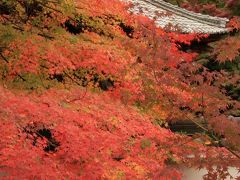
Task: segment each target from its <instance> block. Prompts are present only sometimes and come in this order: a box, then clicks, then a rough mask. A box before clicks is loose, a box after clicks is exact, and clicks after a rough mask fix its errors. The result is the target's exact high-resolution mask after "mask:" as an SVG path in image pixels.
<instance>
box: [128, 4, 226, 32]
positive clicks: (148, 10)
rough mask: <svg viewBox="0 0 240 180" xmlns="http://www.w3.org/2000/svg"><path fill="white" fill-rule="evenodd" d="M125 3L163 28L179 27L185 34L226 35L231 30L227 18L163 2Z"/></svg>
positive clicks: (133, 10)
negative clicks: (131, 5)
mask: <svg viewBox="0 0 240 180" xmlns="http://www.w3.org/2000/svg"><path fill="white" fill-rule="evenodd" d="M124 1H128V2H132V3H133V4H134V6H133V7H132V8H131V9H130V11H131V12H133V13H136V14H143V15H145V16H148V17H149V18H150V19H153V18H154V17H155V18H156V20H155V23H156V25H157V26H159V27H162V28H165V27H166V26H168V25H169V24H171V25H172V26H173V27H174V26H177V27H179V28H180V30H181V31H182V32H183V33H207V34H216V33H226V32H228V31H229V29H228V28H226V24H227V22H228V21H229V20H228V19H227V18H220V17H213V16H209V15H203V14H199V13H194V12H191V11H188V10H185V9H183V8H180V7H178V6H175V5H172V4H170V3H167V2H165V1H163V0H124ZM156 12H157V13H158V14H160V16H159V17H157V16H156ZM171 30H172V29H171ZM178 30H179V29H178ZM173 31H174V30H173Z"/></svg>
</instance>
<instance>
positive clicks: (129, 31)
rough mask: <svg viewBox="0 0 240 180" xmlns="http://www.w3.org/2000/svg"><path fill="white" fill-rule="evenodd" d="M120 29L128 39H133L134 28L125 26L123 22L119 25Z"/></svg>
mask: <svg viewBox="0 0 240 180" xmlns="http://www.w3.org/2000/svg"><path fill="white" fill-rule="evenodd" d="M119 27H120V28H121V29H122V30H123V32H125V33H126V35H127V36H128V37H130V38H133V33H134V28H133V27H132V26H128V25H126V24H124V23H123V22H121V23H120V24H119Z"/></svg>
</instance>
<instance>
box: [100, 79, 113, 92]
mask: <svg viewBox="0 0 240 180" xmlns="http://www.w3.org/2000/svg"><path fill="white" fill-rule="evenodd" d="M99 87H100V88H101V89H102V90H103V91H107V90H109V89H110V88H112V87H114V81H112V80H111V79H109V78H108V79H104V80H100V81H99Z"/></svg>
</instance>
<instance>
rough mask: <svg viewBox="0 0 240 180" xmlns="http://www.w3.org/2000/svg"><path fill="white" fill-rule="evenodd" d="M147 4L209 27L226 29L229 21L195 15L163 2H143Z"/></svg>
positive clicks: (148, 0)
mask: <svg viewBox="0 0 240 180" xmlns="http://www.w3.org/2000/svg"><path fill="white" fill-rule="evenodd" d="M143 1H145V2H148V3H151V4H153V5H157V6H160V7H161V8H162V9H164V10H167V11H169V12H172V13H174V14H177V15H180V16H183V17H187V18H188V19H192V20H196V21H200V22H203V23H206V24H209V25H214V26H218V27H225V26H226V23H227V22H228V21H229V20H228V19H227V18H221V17H216V16H209V15H205V14H201V13H195V12H193V11H189V10H186V9H183V8H181V7H178V6H176V5H173V4H171V3H168V2H165V1H163V0H143Z"/></svg>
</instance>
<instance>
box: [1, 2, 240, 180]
mask: <svg viewBox="0 0 240 180" xmlns="http://www.w3.org/2000/svg"><path fill="white" fill-rule="evenodd" d="M229 6H230V5H229ZM0 7H1V8H2V7H4V8H5V9H6V11H1V14H0V21H1V25H0V30H1V32H0V37H1V39H2V41H1V42H0V55H1V56H0V58H1V61H0V77H1V80H0V83H1V85H0V130H1V132H2V133H1V139H0V177H3V179H12V178H15V177H19V178H22V179H33V178H36V179H52V178H53V179H61V178H66V179H101V178H102V179H163V178H165V179H172V177H174V178H176V179H181V177H182V173H181V172H180V170H179V169H178V166H179V165H183V164H184V165H186V166H188V167H207V169H208V170H209V174H208V176H206V177H208V178H214V177H216V176H218V177H219V178H225V177H226V176H227V175H228V172H227V169H226V168H227V167H228V166H229V165H231V166H234V167H237V168H239V167H240V164H239V151H240V147H239V139H240V138H239V132H240V126H239V122H237V121H232V120H230V119H229V116H232V115H234V116H239V111H240V104H239V99H237V97H238V95H236V93H238V92H236V91H237V89H238V88H239V82H238V81H239V74H238V73H239V71H238V70H239V69H237V70H235V69H234V70H232V69H231V68H233V67H235V66H234V63H236V62H239V51H240V44H239V41H237V39H239V35H238V30H239V24H238V21H237V18H235V19H233V20H232V21H231V22H230V24H229V26H231V27H232V28H233V29H234V30H233V32H232V33H233V36H227V37H225V38H223V39H221V40H220V41H217V42H213V43H211V44H208V46H209V47H210V46H211V47H212V51H211V52H207V53H205V52H204V53H205V54H203V53H202V54H201V52H199V51H198V52H195V51H194V50H193V49H192V45H193V44H194V43H196V44H198V43H199V44H200V43H201V42H202V41H204V40H206V39H207V38H208V37H209V36H208V35H201V34H181V33H172V32H166V31H165V30H163V29H160V28H157V27H156V26H155V24H154V21H152V20H150V19H148V18H146V17H143V16H140V15H138V16H137V15H131V14H129V13H128V11H127V8H128V7H129V4H126V3H123V2H120V1H117V0H93V1H88V2H86V1H84V0H77V1H71V0H64V1H56V2H55V1H41V0H39V1H35V0H33V1H29V2H26V1H22V0H19V1H4V2H1V3H0ZM13 7H14V8H13ZM93 7H94V8H93ZM11 8H12V9H11ZM214 8H215V7H214ZM208 9H211V8H209V7H208ZM229 46H232V48H228V47H229ZM226 50H228V51H226ZM227 63H230V64H231V63H232V64H231V65H230V67H231V68H230V69H231V71H230V70H229V69H226V68H225V65H226V64H227ZM210 65H212V66H211V67H210ZM215 66H217V67H218V68H216V67H215ZM211 68H216V69H211ZM236 72H238V73H236ZM181 120H189V121H191V122H194V123H195V124H197V125H199V123H200V126H201V123H204V126H203V127H202V130H203V133H202V134H195V135H193V136H192V137H189V136H186V135H184V134H178V133H173V132H171V131H170V129H168V127H167V126H168V123H169V124H171V123H173V122H176V121H181ZM162 126H164V127H162ZM196 139H198V140H199V139H200V142H199V141H196ZM206 145H208V146H206ZM213 166H217V167H218V171H217V173H214V172H213V169H212V167H213Z"/></svg>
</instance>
